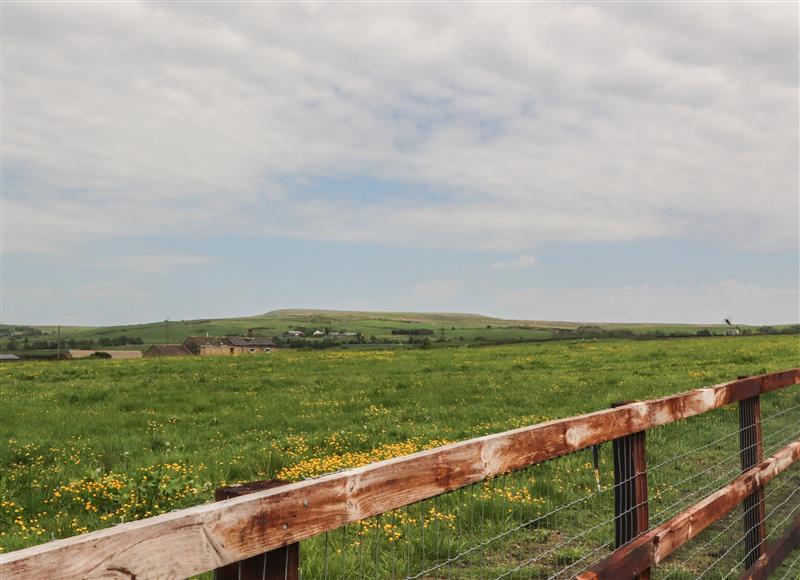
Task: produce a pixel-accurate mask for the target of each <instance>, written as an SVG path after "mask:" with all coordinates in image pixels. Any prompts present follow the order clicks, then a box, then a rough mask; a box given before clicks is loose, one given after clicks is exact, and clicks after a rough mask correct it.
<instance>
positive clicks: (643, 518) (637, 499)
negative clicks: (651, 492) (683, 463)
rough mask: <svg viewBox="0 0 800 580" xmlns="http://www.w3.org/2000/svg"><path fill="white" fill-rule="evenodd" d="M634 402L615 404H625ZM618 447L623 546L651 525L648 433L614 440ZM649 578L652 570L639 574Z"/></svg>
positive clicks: (617, 522)
mask: <svg viewBox="0 0 800 580" xmlns="http://www.w3.org/2000/svg"><path fill="white" fill-rule="evenodd" d="M631 402H633V401H626V402H623V403H614V404H612V405H611V407H612V408H613V407H621V406H623V405H627V404H630V403H631ZM612 445H613V448H614V541H615V548H619V547H621V546H623V545H625V544H627V543H628V542H630V541H631V540H633V539H634V538H636V537H637V536H639V535H641V534H643V533H644V532H645V531H646V530H647V528H648V527H649V526H650V515H649V509H648V505H647V458H646V454H645V432H644V431H639V432H638V433H633V434H631V435H626V436H625V437H620V438H619V439H614V441H613V442H612ZM636 578H638V579H640V580H649V578H650V569H649V568H648V569H646V570H644V571H643V572H641V573H640V574H638V575H637V576H636Z"/></svg>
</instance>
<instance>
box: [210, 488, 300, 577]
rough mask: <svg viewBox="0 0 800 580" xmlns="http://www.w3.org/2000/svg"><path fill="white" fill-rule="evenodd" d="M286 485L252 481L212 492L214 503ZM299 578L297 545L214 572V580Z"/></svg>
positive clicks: (231, 564) (298, 546)
mask: <svg viewBox="0 0 800 580" xmlns="http://www.w3.org/2000/svg"><path fill="white" fill-rule="evenodd" d="M287 484H288V482H286V481H279V480H271V481H254V482H252V483H248V484H245V485H230V486H227V487H221V488H219V489H217V490H216V491H215V492H214V499H216V500H217V501H223V500H226V499H231V498H233V497H240V496H243V495H247V494H249V493H255V492H258V491H261V490H264V489H273V488H276V487H281V486H284V485H287ZM299 578H300V544H299V543H298V542H295V543H294V544H289V545H288V546H284V547H282V548H278V549H276V550H272V551H270V552H265V553H263V554H259V555H258V556H253V557H251V558H247V559H246V560H239V561H238V562H232V563H230V564H227V565H225V566H223V567H222V568H217V569H216V570H214V580H299Z"/></svg>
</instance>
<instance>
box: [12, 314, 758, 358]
mask: <svg viewBox="0 0 800 580" xmlns="http://www.w3.org/2000/svg"><path fill="white" fill-rule="evenodd" d="M296 328H303V329H305V330H306V332H307V333H309V334H310V333H312V332H313V331H314V330H318V329H319V330H324V329H328V330H330V331H334V332H336V331H347V332H357V333H360V334H361V335H363V336H364V339H365V340H366V341H368V342H378V343H386V342H388V341H391V342H396V343H402V342H407V340H408V333H409V332H410V331H417V332H419V331H424V332H427V334H425V335H423V336H427V337H428V338H429V340H430V341H432V342H445V343H461V344H464V343H467V344H470V343H473V344H474V343H491V342H516V341H536V340H548V339H553V338H576V337H580V336H579V335H580V333H583V334H584V335H592V336H595V335H598V334H602V333H604V332H605V333H608V332H611V333H616V334H615V336H616V337H623V338H624V337H625V335H632V336H640V335H645V336H646V335H653V336H658V335H659V334H661V335H670V334H674V335H682V336H689V335H694V334H696V333H697V332H698V331H702V332H705V331H708V332H710V333H712V334H724V333H725V332H726V330H727V327H726V326H725V325H692V324H621V323H578V322H560V321H541V320H506V319H500V318H492V317H489V316H482V315H478V314H463V313H423V312H361V311H339V310H311V309H289V310H274V311H271V312H267V313H265V314H260V315H256V316H249V317H243V318H218V319H199V320H172V321H162V322H153V323H147V324H134V325H125V326H106V327H84V326H62V327H61V338H62V339H63V340H66V341H68V340H70V339H72V340H73V341H87V340H91V341H93V342H94V343H95V344H94V346H108V345H107V344H106V345H103V344H97V343H99V341H100V340H102V339H105V341H108V340H111V339H119V338H121V337H131V338H137V339H139V338H140V339H141V341H142V344H134V347H135V348H146V347H147V346H148V345H151V344H163V343H178V342H182V341H183V340H184V339H185V338H186V337H187V336H192V335H201V336H202V335H205V334H208V335H210V336H222V335H246V334H252V335H255V336H278V335H281V334H283V333H285V332H286V331H287V330H289V329H296ZM739 328H740V329H741V330H742V331H743V332H745V333H747V332H753V331H755V328H753V327H744V326H739ZM393 331H394V332H393ZM57 332H58V327H56V326H25V325H3V326H1V327H0V348H1V349H3V350H7V351H15V352H19V351H24V350H27V351H31V350H32V349H33V350H39V351H44V350H47V347H42V346H40V348H39V349H35V347H34V346H33V345H34V344H35V343H36V342H42V341H44V342H47V341H49V342H53V341H55V340H56V337H57ZM575 333H579V335H576V334H575ZM26 338H27V341H28V348H27V349H25V339H26ZM9 341H11V344H9ZM136 342H138V341H136ZM124 344H125V342H123V343H122V344H119V345H114V346H115V347H118V348H123V347H124Z"/></svg>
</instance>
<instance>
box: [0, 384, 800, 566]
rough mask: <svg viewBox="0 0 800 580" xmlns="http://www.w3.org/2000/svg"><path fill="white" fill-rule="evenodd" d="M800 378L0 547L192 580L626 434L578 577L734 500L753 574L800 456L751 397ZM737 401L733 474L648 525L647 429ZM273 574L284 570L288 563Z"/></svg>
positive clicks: (783, 549)
mask: <svg viewBox="0 0 800 580" xmlns="http://www.w3.org/2000/svg"><path fill="white" fill-rule="evenodd" d="M798 383H800V369H792V370H788V371H784V372H778V373H771V374H766V375H760V376H754V377H747V378H741V379H738V380H735V381H732V382H728V383H724V384H720V385H715V386H711V387H708V388H701V389H696V390H692V391H688V392H685V393H681V394H677V395H673V396H669V397H663V398H660V399H654V400H649V401H640V402H631V403H627V404H621V405H620V406H617V407H615V408H611V409H608V410H603V411H598V412H594V413H589V414H586V415H581V416H577V417H571V418H567V419H560V420H555V421H549V422H546V423H541V424H537V425H533V426H529V427H523V428H520V429H515V430H512V431H507V432H504V433H499V434H494V435H488V436H485V437H479V438H476V439H470V440H467V441H462V442H458V443H453V444H449V445H445V446H442V447H438V448H435V449H430V450H427V451H423V452H419V453H415V454H413V455H408V456H404V457H399V458H396V459H390V460H387V461H382V462H379V463H373V464H370V465H366V466H363V467H359V468H356V469H351V470H347V471H343V472H339V473H334V474H330V475H326V476H322V477H319V478H317V479H312V480H306V481H300V482H297V483H292V484H288V485H284V486H280V487H274V488H269V489H262V490H260V491H254V492H252V493H247V494H244V495H240V496H239V497H233V498H232V499H226V500H225V501H219V502H216V503H210V504H205V505H200V506H196V507H192V508H188V509H183V510H179V511H174V512H171V513H167V514H164V515H161V516H156V517H152V518H148V519H144V520H140V521H136V522H131V523H127V524H122V525H118V526H115V527H112V528H108V529H104V530H100V531H97V532H92V533H88V534H84V535H81V536H76V537H72V538H67V539H63V540H56V541H53V542H49V543H46V544H42V545H39V546H35V547H32V548H28V549H24V550H19V551H17V552H12V553H9V554H4V555H0V578H2V579H3V580H16V579H29V578H99V577H103V578H154V577H158V578H163V577H170V578H180V577H188V576H191V575H194V574H198V573H201V572H204V571H208V570H213V569H218V568H221V567H224V566H226V565H228V564H231V563H234V562H239V561H242V560H247V559H249V558H253V557H256V556H258V555H261V554H264V553H269V552H274V551H276V550H279V551H281V553H282V552H284V551H287V550H288V549H289V548H288V547H290V546H293V545H295V544H297V543H298V542H300V541H302V540H305V539H308V538H311V537H313V536H316V535H319V534H322V533H324V532H328V531H331V530H335V529H337V528H341V527H342V526H346V525H347V524H350V523H353V522H358V521H361V520H364V519H366V518H370V517H372V516H376V515H378V514H382V513H385V512H388V511H390V510H395V509H398V508H401V507H404V506H408V505H410V504H414V503H416V502H420V501H423V500H426V499H428V498H433V497H435V496H438V495H440V494H443V493H446V492H450V491H453V490H457V489H460V488H463V487H465V486H468V485H471V484H474V483H476V482H481V481H484V480H487V479H489V478H493V477H495V476H500V475H503V474H507V473H509V472H512V471H515V470H519V469H523V468H526V467H529V466H532V465H535V464H538V463H542V462H545V461H548V460H551V459H554V458H557V457H560V456H564V455H567V454H571V453H574V452H576V451H579V450H582V449H587V448H591V447H592V446H596V445H599V444H601V443H604V442H609V441H614V442H617V443H618V442H621V441H627V442H628V444H627V445H618V444H616V443H615V447H614V450H615V477H616V480H617V482H619V483H623V484H625V485H627V486H628V488H627V489H628V491H627V492H626V493H624V494H615V496H618V497H616V501H615V509H616V513H617V514H618V519H620V520H622V519H623V517H624V518H625V521H626V522H627V523H626V524H625V525H620V526H619V527H618V537H617V538H616V543H617V545H618V546H620V547H619V548H618V549H617V550H616V551H614V552H613V553H612V554H611V555H610V556H609V557H608V558H606V559H605V560H602V561H601V562H599V563H598V564H597V565H595V566H593V567H591V569H589V570H587V571H585V572H583V573H582V574H580V575H579V578H582V579H589V578H623V577H640V578H647V577H648V575H649V569H650V568H651V567H653V566H656V565H658V564H659V563H660V562H662V561H663V560H664V559H665V558H666V557H667V556H668V555H669V554H671V553H673V552H674V551H675V550H676V549H677V548H678V547H679V546H681V545H683V544H685V543H686V542H688V541H689V540H691V539H692V538H694V537H696V536H697V535H698V534H699V533H700V532H701V531H702V530H704V529H705V528H707V527H708V526H709V525H710V524H711V523H712V522H714V521H716V520H717V519H719V518H721V517H722V516H724V515H725V514H727V513H729V512H730V511H731V510H732V509H734V508H735V507H736V506H738V505H739V504H742V503H744V504H745V506H746V508H747V509H746V511H745V514H746V515H745V526H746V527H747V545H748V546H750V547H751V550H750V551H751V552H752V554H753V556H752V558H751V561H748V566H749V567H748V571H747V573H746V574H747V577H752V578H762V577H765V576H766V575H767V574H768V573H769V572H770V571H771V570H773V569H774V568H775V567H776V566H777V565H779V563H780V561H781V559H783V558H785V556H786V555H787V554H788V553H789V552H790V551H791V550H792V549H793V548H794V547H796V546H797V545H798V542H800V519H799V520H797V521H795V523H794V526H793V527H792V528H791V529H790V533H788V534H787V535H785V536H784V537H783V538H781V539H780V540H779V541H777V542H775V543H774V544H773V546H772V547H770V548H769V549H766V547H765V542H764V538H765V536H764V514H763V503H764V500H763V489H764V485H765V484H766V483H767V482H769V481H770V480H772V479H773V478H775V477H776V476H777V475H779V474H780V473H781V472H783V471H784V470H786V469H787V468H788V467H789V466H790V465H791V464H792V463H794V462H796V461H797V460H798V459H800V440H798V441H794V442H792V443H790V444H789V445H787V446H785V447H783V448H782V449H780V450H778V451H777V452H776V453H774V454H773V455H772V456H770V457H768V458H766V459H765V458H764V457H763V456H762V455H763V450H762V446H761V437H762V435H761V429H760V407H759V397H760V396H761V395H762V394H764V393H768V392H771V391H777V390H779V389H783V388H786V387H790V386H792V385H796V384H798ZM733 403H738V404H739V407H740V413H739V416H740V422H741V423H740V427H741V429H740V432H739V433H740V446H741V449H742V453H741V461H742V473H741V475H740V476H739V477H737V478H735V479H734V480H733V481H730V482H729V483H728V484H727V485H725V486H724V487H722V488H721V489H719V490H717V491H715V492H714V493H712V494H711V495H709V496H707V497H706V498H705V499H702V500H701V501H699V502H698V503H696V504H695V505H693V506H691V507H690V508H689V509H687V510H685V511H683V512H682V513H680V514H678V515H677V516H675V517H673V518H671V519H669V520H668V521H666V522H664V523H662V524H661V525H658V526H657V527H655V528H653V529H651V530H648V516H647V505H648V502H647V490H648V486H647V477H646V475H647V468H646V465H645V459H644V458H645V438H644V432H645V431H647V430H648V429H652V428H654V427H658V426H661V425H666V424H669V423H672V422H675V421H679V420H682V419H687V418H689V417H693V416H696V415H700V414H702V413H706V412H708V411H711V410H714V409H718V408H721V407H724V406H726V405H730V404H733ZM747 506H749V507H747ZM287 553H288V552H287ZM287 561H288V560H287ZM296 566H297V563H296V558H295V559H293V564H292V567H293V568H296ZM262 576H264V575H262ZM262 576H259V577H262ZM266 577H273V576H266ZM275 577H278V575H277V574H276V575H275ZM279 577H287V578H290V577H292V576H291V575H290V572H289V570H288V569H287V570H283V571H282V572H281V573H280V575H279Z"/></svg>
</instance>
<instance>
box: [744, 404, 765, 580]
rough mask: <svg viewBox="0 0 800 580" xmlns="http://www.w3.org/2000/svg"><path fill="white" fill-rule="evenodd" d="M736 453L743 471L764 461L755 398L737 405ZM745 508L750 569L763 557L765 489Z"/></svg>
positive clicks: (757, 493) (747, 564) (746, 558)
mask: <svg viewBox="0 0 800 580" xmlns="http://www.w3.org/2000/svg"><path fill="white" fill-rule="evenodd" d="M739 449H740V454H741V459H742V471H747V470H748V469H750V468H751V467H753V466H754V465H756V464H757V463H760V462H761V461H762V460H763V459H764V446H763V443H762V434H761V401H760V399H759V397H758V395H756V396H755V397H751V398H749V399H744V400H742V401H739ZM742 505H743V506H744V532H745V541H744V546H745V550H746V551H747V553H746V556H745V561H744V563H745V568H749V567H750V566H752V565H753V564H754V563H755V561H756V560H758V558H759V557H760V556H761V555H762V554H763V553H764V539H765V538H766V526H765V522H764V520H765V519H766V511H765V508H764V488H763V486H762V487H759V488H757V489H756V490H755V491H754V492H753V493H752V494H750V495H749V496H748V497H747V498H746V499H745V500H744V502H743V504H742Z"/></svg>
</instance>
